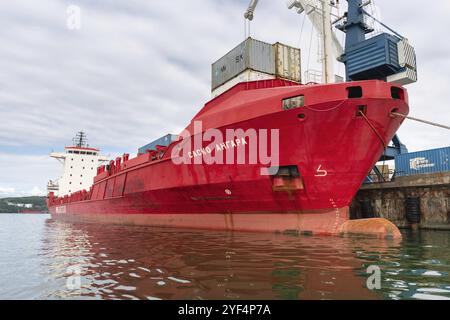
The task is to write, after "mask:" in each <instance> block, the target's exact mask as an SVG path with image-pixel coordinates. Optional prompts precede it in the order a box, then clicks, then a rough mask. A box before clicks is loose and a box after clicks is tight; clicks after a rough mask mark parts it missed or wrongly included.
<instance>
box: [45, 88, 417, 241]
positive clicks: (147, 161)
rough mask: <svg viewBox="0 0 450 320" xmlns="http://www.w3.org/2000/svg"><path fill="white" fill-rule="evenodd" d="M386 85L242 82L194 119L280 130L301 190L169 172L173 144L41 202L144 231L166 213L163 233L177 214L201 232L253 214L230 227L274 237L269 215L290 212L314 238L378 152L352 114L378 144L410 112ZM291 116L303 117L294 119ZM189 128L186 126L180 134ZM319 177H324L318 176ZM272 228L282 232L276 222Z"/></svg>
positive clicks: (227, 174)
mask: <svg viewBox="0 0 450 320" xmlns="http://www.w3.org/2000/svg"><path fill="white" fill-rule="evenodd" d="M350 86H361V87H362V88H363V97H362V98H358V99H349V98H348V90H347V88H348V87H350ZM392 86H395V85H392V84H388V83H385V82H382V81H361V82H351V83H342V84H332V85H314V86H300V85H293V84H292V83H289V82H286V81H273V80H269V81H259V82H252V83H243V84H239V85H237V86H235V87H234V88H232V89H230V90H229V91H227V92H226V93H224V94H223V95H221V96H219V97H217V98H215V99H213V100H212V101H210V102H209V103H207V104H206V105H205V107H204V108H203V109H202V110H201V111H200V112H199V113H198V114H197V115H196V116H195V117H194V119H193V121H194V120H195V121H199V120H201V121H202V122H203V130H206V129H210V128H217V129H219V130H221V131H222V132H225V130H226V129H237V128H240V129H243V130H247V129H249V128H253V129H257V130H258V129H269V130H270V129H279V130H280V131H279V132H280V148H279V150H280V166H292V165H296V166H298V169H299V171H300V174H301V178H302V181H297V182H296V185H298V186H301V188H300V187H299V188H294V189H295V190H286V191H284V192H283V191H276V190H274V188H273V187H274V179H275V178H274V177H272V176H262V175H261V174H260V170H261V168H263V167H264V166H262V165H259V164H258V165H252V164H246V165H237V164H233V165H227V164H220V165H219V164H213V165H207V164H184V165H175V164H174V163H173V162H172V161H171V150H172V148H174V147H175V146H177V144H178V143H179V142H175V143H173V144H171V145H170V146H169V147H168V148H167V150H166V152H165V153H164V155H163V156H162V158H161V159H157V160H152V155H150V156H149V154H145V155H142V156H140V157H138V158H135V159H130V160H128V161H125V162H123V163H121V164H120V167H119V168H114V170H113V174H111V175H110V174H105V173H102V176H101V177H97V178H96V179H95V183H94V186H93V188H92V190H91V191H90V192H86V193H81V192H80V193H78V194H75V195H71V196H69V197H66V198H65V199H61V198H59V199H55V198H52V197H51V196H50V197H49V200H48V205H49V210H50V212H51V213H52V214H54V215H55V216H58V213H57V212H60V213H62V212H65V215H73V218H75V219H76V216H77V215H80V217H81V216H84V217H86V216H88V215H96V216H97V217H99V216H108V215H111V217H113V215H114V216H117V215H119V216H128V215H148V218H146V219H145V220H146V223H145V224H152V223H151V221H152V216H153V217H154V218H153V220H154V221H155V222H157V221H158V215H166V217H167V215H169V217H171V218H169V219H166V220H165V222H164V225H172V226H183V223H181V222H180V220H179V219H177V218H176V217H177V215H178V214H180V215H192V221H197V225H198V227H200V228H208V229H223V227H222V223H219V222H217V221H218V220H217V221H216V219H214V218H213V217H214V214H220V215H226V214H233V215H234V214H240V215H239V217H245V216H246V215H248V216H249V217H250V215H254V214H259V215H260V218H261V220H260V221H259V222H258V223H256V222H255V219H250V220H251V222H246V219H245V218H240V219H238V222H237V223H238V224H241V225H242V228H237V229H247V228H248V226H249V223H250V224H255V223H256V224H255V225H254V227H252V229H257V230H253V231H258V230H260V231H279V226H278V225H277V223H275V222H274V221H273V219H268V218H267V217H269V216H268V215H276V217H277V219H286V220H288V219H290V218H289V217H290V216H289V214H293V215H294V216H295V217H297V218H298V217H301V215H302V214H314V217H316V218H315V221H316V222H315V223H312V224H310V225H308V228H310V229H311V228H312V229H314V230H306V229H304V230H305V231H313V232H315V231H317V232H318V233H321V232H322V231H323V230H322V229H323V225H324V219H325V220H326V221H328V220H329V219H331V218H330V217H331V216H332V215H333V212H335V210H338V209H339V210H340V211H341V212H343V211H346V208H347V207H348V206H349V205H350V203H351V201H352V199H353V197H354V196H355V194H356V192H357V191H358V189H359V187H360V186H361V184H362V182H363V181H364V179H365V177H366V176H367V174H368V173H369V171H370V170H371V169H372V168H373V166H374V165H375V163H376V162H377V161H378V159H380V156H381V154H382V153H383V143H382V142H381V141H380V138H379V137H378V135H377V134H376V133H375V132H374V131H373V129H372V128H371V127H370V126H369V124H368V123H367V122H366V120H365V119H364V118H363V117H359V116H357V114H358V107H359V106H362V105H364V106H367V108H366V110H367V113H366V116H367V118H368V119H369V121H370V122H371V123H372V125H373V126H374V127H375V128H376V130H377V131H378V133H379V134H380V135H381V136H382V138H383V140H384V144H385V145H388V144H389V142H390V141H391V139H392V138H393V136H394V134H395V133H396V131H397V130H398V128H399V127H400V125H401V123H402V121H403V119H401V118H399V117H391V116H390V112H391V111H392V110H393V109H397V112H399V113H402V114H408V112H409V108H408V104H407V103H408V101H407V94H406V90H405V99H404V100H395V99H392V97H391V87H392ZM298 95H304V96H305V105H306V106H305V107H302V108H297V109H293V110H287V111H284V110H283V109H282V100H283V99H285V98H290V97H294V96H298ZM299 114H304V115H305V118H304V119H299V117H298V116H299ZM192 127H193V124H192V123H191V124H190V125H188V127H187V128H188V129H192ZM208 144H210V142H206V143H205V144H204V145H203V147H206V146H207V145H208ZM322 170H325V171H326V172H327V175H326V176H320V174H321V173H323V172H324V171H322ZM275 184H276V183H275ZM230 191H231V192H230ZM57 208H59V209H57ZM283 214H286V216H283ZM330 215H331V216H330ZM344 215H345V216H346V214H344ZM236 217H237V216H236ZM297 218H296V219H297ZM124 219H128V220H133V219H131V218H124ZM204 219H206V220H208V221H204ZM346 219H347V218H345V219H342V221H341V219H339V221H338V223H339V224H342V223H343V222H345V220H346ZM135 220H136V221H138V222H139V221H141V220H140V219H135ZM219 220H220V219H219ZM313 220H314V219H313ZM149 221H150V222H149ZM194 224H195V223H194ZM280 224H281V225H284V224H283V222H282V221H280ZM155 225H158V223H155ZM291 225H294V224H292V223H286V226H288V227H289V226H291ZM325 225H328V224H325ZM331 225H333V227H332V228H331V227H327V228H326V229H327V230H326V231H327V232H328V233H333V232H332V231H333V230H334V229H333V228H335V227H334V222H333V223H332V224H331ZM299 226H301V224H300V225H299ZM190 227H191V226H190ZM192 227H195V226H192ZM330 228H331V229H330Z"/></svg>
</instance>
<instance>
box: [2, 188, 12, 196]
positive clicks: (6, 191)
mask: <svg viewBox="0 0 450 320" xmlns="http://www.w3.org/2000/svg"><path fill="white" fill-rule="evenodd" d="M15 192H16V189H14V188H6V187H0V195H1V196H5V195H6V196H7V195H11V194H14V193H15Z"/></svg>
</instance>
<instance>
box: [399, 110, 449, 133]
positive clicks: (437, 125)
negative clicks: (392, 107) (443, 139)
mask: <svg viewBox="0 0 450 320" xmlns="http://www.w3.org/2000/svg"><path fill="white" fill-rule="evenodd" d="M391 114H392V115H394V116H399V117H402V118H405V119H409V120H413V121H417V122H421V123H425V124H428V125H430V126H434V127H438V128H443V129H447V130H450V127H449V126H446V125H443V124H439V123H436V122H431V121H427V120H423V119H419V118H414V117H410V116H407V115H406V114H402V113H398V112H391Z"/></svg>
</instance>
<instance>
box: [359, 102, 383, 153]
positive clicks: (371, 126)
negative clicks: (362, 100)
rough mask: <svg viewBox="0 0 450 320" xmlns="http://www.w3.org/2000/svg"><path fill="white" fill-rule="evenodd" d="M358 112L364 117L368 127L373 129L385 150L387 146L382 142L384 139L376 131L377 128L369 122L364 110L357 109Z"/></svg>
mask: <svg viewBox="0 0 450 320" xmlns="http://www.w3.org/2000/svg"><path fill="white" fill-rule="evenodd" d="M359 114H360V115H361V116H362V117H363V118H364V120H366V122H367V124H368V125H369V126H370V128H371V129H372V130H373V132H375V134H376V135H377V136H378V138H380V141H381V143H382V144H383V149H384V150H386V148H387V146H386V143H385V142H384V139H383V137H382V136H381V134H380V133H379V132H378V130H377V128H375V126H374V125H373V124H372V122H370V120H369V119H368V118H367V117H366V115H365V114H364V112H362V111H359Z"/></svg>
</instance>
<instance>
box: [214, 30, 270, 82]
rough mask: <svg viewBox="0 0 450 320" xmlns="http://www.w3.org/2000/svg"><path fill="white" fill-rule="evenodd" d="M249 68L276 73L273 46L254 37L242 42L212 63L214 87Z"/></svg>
mask: <svg viewBox="0 0 450 320" xmlns="http://www.w3.org/2000/svg"><path fill="white" fill-rule="evenodd" d="M247 69H251V70H254V71H259V72H264V73H267V74H275V52H274V49H273V46H272V45H271V44H269V43H266V42H262V41H258V40H255V39H252V38H248V39H247V40H245V41H244V42H242V43H241V44H240V45H238V46H237V47H236V48H234V49H233V50H231V51H230V52H229V53H227V54H226V55H225V56H224V57H222V58H221V59H219V60H218V61H217V62H215V63H214V64H213V65H212V82H211V86H212V89H213V90H214V89H216V88H217V87H219V86H221V85H223V84H224V83H225V82H227V81H229V80H231V79H233V78H235V77H236V76H237V75H239V74H240V73H242V72H243V71H245V70H247Z"/></svg>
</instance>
